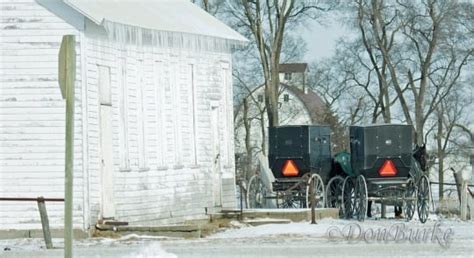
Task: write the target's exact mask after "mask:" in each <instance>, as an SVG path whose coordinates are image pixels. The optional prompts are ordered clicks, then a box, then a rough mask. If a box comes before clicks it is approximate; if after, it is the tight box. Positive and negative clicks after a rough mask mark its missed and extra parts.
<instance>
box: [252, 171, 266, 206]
mask: <svg viewBox="0 0 474 258" xmlns="http://www.w3.org/2000/svg"><path fill="white" fill-rule="evenodd" d="M266 194H267V193H266V189H265V187H264V186H263V183H262V180H261V179H260V177H259V176H258V175H254V176H252V177H251V178H250V180H249V187H248V189H247V205H248V208H251V209H255V208H257V209H258V208H265V202H266Z"/></svg>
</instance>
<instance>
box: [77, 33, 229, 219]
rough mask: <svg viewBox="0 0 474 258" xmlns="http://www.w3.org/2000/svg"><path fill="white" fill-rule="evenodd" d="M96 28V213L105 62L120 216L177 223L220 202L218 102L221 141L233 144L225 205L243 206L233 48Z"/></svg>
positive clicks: (92, 147) (91, 75)
mask: <svg viewBox="0 0 474 258" xmlns="http://www.w3.org/2000/svg"><path fill="white" fill-rule="evenodd" d="M86 34H87V33H86ZM94 34H95V33H91V35H88V38H87V74H88V78H87V89H88V92H87V96H88V99H87V102H88V103H89V110H88V117H87V120H88V121H89V129H88V143H89V146H88V149H89V157H88V160H89V169H88V170H89V175H90V205H91V214H92V215H91V220H92V221H96V220H97V219H98V218H99V212H100V201H101V200H100V199H101V197H100V196H101V195H100V191H101V185H100V176H99V175H100V170H99V169H100V167H99V152H100V150H99V149H98V148H97V146H98V143H99V122H98V106H97V104H98V99H97V97H98V92H97V91H98V87H97V81H98V78H97V71H98V70H97V69H98V66H107V67H109V68H110V71H111V84H112V103H113V104H112V108H113V121H112V123H113V129H114V131H113V150H114V152H113V155H114V196H115V209H116V219H118V220H121V221H128V222H129V223H131V224H145V223H146V224H153V223H175V222H182V221H184V220H186V219H193V218H201V217H202V216H203V215H205V211H206V208H207V207H212V206H213V204H212V192H211V190H212V186H211V179H210V178H211V175H212V168H213V166H214V160H215V159H214V158H215V157H214V156H213V154H212V147H211V145H212V144H211V140H212V135H211V132H212V130H211V129H210V127H211V125H210V123H211V103H217V105H218V106H219V107H218V110H219V113H220V114H219V116H220V118H219V121H220V123H219V141H220V142H221V143H227V144H221V156H222V160H221V161H222V162H221V165H222V169H221V170H222V172H223V176H222V179H221V181H222V182H223V184H222V186H221V188H222V191H223V192H222V198H223V203H222V206H224V207H235V180H234V165H233V164H234V161H233V158H234V157H233V156H234V151H233V124H232V86H231V84H230V83H231V67H230V65H229V64H230V61H231V58H230V54H228V53H204V52H203V53H196V52H187V51H184V50H177V49H162V48H161V49H159V48H151V47H148V46H136V45H126V46H124V45H119V44H110V43H108V41H107V40H106V39H97V37H96V36H95V35H94ZM225 81H226V82H227V85H226V87H224V84H225ZM193 85H194V90H193ZM226 88H227V89H226ZM225 94H226V96H225V98H227V101H225V100H224V99H225V98H224V97H223V95H225ZM193 95H194V100H193ZM94 105H96V106H95V107H94ZM226 106H227V108H226ZM193 121H194V122H193Z"/></svg>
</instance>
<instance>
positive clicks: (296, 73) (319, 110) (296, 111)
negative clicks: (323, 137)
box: [234, 63, 328, 157]
mask: <svg viewBox="0 0 474 258" xmlns="http://www.w3.org/2000/svg"><path fill="white" fill-rule="evenodd" d="M307 73H308V65H307V64H306V63H285V64H280V70H279V75H280V92H279V96H278V108H279V109H278V113H279V119H280V125H313V124H327V123H328V122H327V121H326V120H327V116H328V109H327V106H326V104H325V103H324V101H323V100H322V99H321V97H319V96H318V95H317V94H316V93H315V92H314V91H313V90H311V89H310V88H309V87H308V85H307V84H308V83H307ZM245 99H246V101H247V103H248V104H247V109H245V108H244V105H243V104H240V105H239V106H238V107H237V108H236V109H235V114H234V116H235V118H234V121H235V145H236V146H235V150H236V153H237V155H238V156H239V157H240V156H242V155H244V156H245V155H246V154H245V153H246V151H247V147H249V149H252V153H253V155H255V154H257V153H264V154H266V153H267V151H268V143H267V135H268V129H267V127H268V119H267V114H266V111H265V86H264V85H260V86H258V87H256V88H255V89H253V91H252V92H251V93H249V94H248V95H247V96H245ZM242 102H243V101H242ZM244 113H246V114H244ZM245 120H246V121H245ZM262 121H263V123H262ZM245 122H247V129H246V126H245V124H246V123H245ZM247 134H248V136H249V137H248V138H249V139H248V140H249V141H248V143H247V142H246V135H247ZM262 135H263V136H262ZM262 139H265V141H263V142H262ZM247 145H249V146H247Z"/></svg>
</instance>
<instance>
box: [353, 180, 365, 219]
mask: <svg viewBox="0 0 474 258" xmlns="http://www.w3.org/2000/svg"><path fill="white" fill-rule="evenodd" d="M355 189H356V191H355V196H356V198H355V208H354V212H355V213H356V214H355V215H356V216H357V220H359V221H364V219H365V215H366V214H367V205H368V194H367V184H366V182H365V178H364V176H363V175H359V176H357V178H356V183H355Z"/></svg>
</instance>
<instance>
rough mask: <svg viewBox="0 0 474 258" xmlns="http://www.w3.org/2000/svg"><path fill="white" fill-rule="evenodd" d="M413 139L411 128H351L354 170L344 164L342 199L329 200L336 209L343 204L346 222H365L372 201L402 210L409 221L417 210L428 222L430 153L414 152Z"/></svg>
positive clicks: (351, 157) (352, 164)
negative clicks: (401, 208) (426, 157)
mask: <svg viewBox="0 0 474 258" xmlns="http://www.w3.org/2000/svg"><path fill="white" fill-rule="evenodd" d="M412 135H413V128H412V126H411V125H396V124H384V125H369V126H351V127H350V147H351V153H350V164H351V166H350V167H348V166H347V164H344V163H341V166H344V165H346V166H345V170H344V171H345V172H346V174H347V176H346V177H345V179H344V181H343V183H342V191H339V192H340V198H338V197H337V196H330V197H328V199H332V200H334V202H333V203H336V205H337V203H338V200H340V203H339V205H340V206H342V212H343V216H344V217H345V218H347V219H351V218H356V219H358V220H361V221H362V220H364V219H365V216H366V214H367V207H368V201H373V202H375V203H383V204H386V205H395V206H402V207H403V211H404V214H405V216H406V219H407V220H411V219H412V217H413V214H414V212H415V209H416V210H417V211H418V217H419V219H420V221H421V222H422V223H425V222H426V220H427V218H428V214H429V201H430V196H431V193H430V183H429V179H428V176H427V173H426V172H425V170H426V162H425V156H426V153H425V152H424V147H417V148H415V151H413V150H412V142H413V139H412ZM346 163H347V160H346ZM329 186H330V185H328V187H329ZM339 187H341V186H340V184H339ZM336 188H337V187H336ZM328 194H330V193H328ZM328 206H331V205H328Z"/></svg>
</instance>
